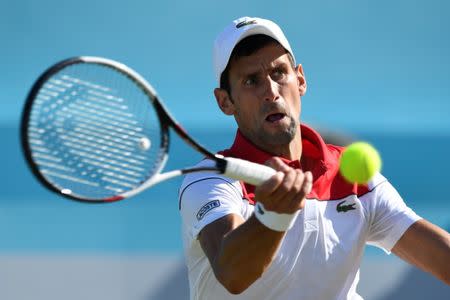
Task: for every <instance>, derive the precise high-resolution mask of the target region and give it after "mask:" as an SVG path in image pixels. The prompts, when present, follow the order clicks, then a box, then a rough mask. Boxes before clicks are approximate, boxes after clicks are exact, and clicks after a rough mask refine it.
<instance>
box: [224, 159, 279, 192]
mask: <svg viewBox="0 0 450 300" xmlns="http://www.w3.org/2000/svg"><path fill="white" fill-rule="evenodd" d="M224 159H225V161H226V162H227V164H226V166H225V172H224V173H223V174H224V175H225V176H227V177H230V178H233V179H237V180H242V181H245V182H247V183H250V184H252V185H260V184H262V183H263V182H264V181H266V180H268V179H269V178H270V177H272V176H273V175H275V173H276V171H275V170H274V169H272V168H270V167H267V166H264V165H260V164H257V163H252V162H249V161H247V160H243V159H239V158H233V157H226V158H224Z"/></svg>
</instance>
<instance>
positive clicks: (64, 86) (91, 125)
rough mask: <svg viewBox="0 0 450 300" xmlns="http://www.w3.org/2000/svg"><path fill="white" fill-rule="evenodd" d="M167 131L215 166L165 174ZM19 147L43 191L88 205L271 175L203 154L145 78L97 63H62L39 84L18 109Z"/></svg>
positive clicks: (77, 59)
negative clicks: (173, 186)
mask: <svg viewBox="0 0 450 300" xmlns="http://www.w3.org/2000/svg"><path fill="white" fill-rule="evenodd" d="M170 128H172V130H173V131H174V132H175V133H176V134H177V135H178V136H180V137H181V138H182V139H183V140H184V141H185V142H186V143H187V144H189V145H190V146H191V147H192V148H193V149H195V150H197V151H198V152H200V153H201V154H203V155H204V156H206V157H207V158H209V159H211V160H212V161H213V162H214V163H212V164H211V165H208V166H205V167H190V168H184V169H178V170H172V171H167V172H165V173H163V172H162V171H163V168H164V165H165V164H166V162H167V160H168V153H169V144H170V140H169V132H170ZM21 140H22V148H23V152H24V154H25V158H26V161H27V162H28V165H29V166H30V168H31V170H32V172H33V174H34V175H35V176H36V177H37V178H38V180H39V181H40V182H41V183H42V184H43V185H44V186H45V187H47V188H49V189H50V190H52V191H54V192H56V193H58V194H60V195H63V196H65V197H68V198H70V199H73V200H79V201H85V202H97V203H102V202H111V201H117V200H121V199H125V198H128V197H131V196H133V195H136V194H138V193H140V192H142V191H143V190H145V189H147V188H149V187H151V186H153V185H155V184H157V183H159V182H162V181H164V180H167V179H170V178H173V177H175V176H179V175H183V174H187V173H191V172H213V173H220V174H224V175H225V176H227V177H230V178H234V179H238V180H243V181H245V182H248V183H250V184H253V185H259V184H261V183H262V182H264V181H265V180H267V179H268V178H270V177H271V176H272V175H273V174H275V171H274V170H273V169H272V168H269V167H267V166H263V165H260V164H255V163H251V162H248V161H244V160H240V159H236V158H229V157H223V156H221V155H217V154H213V153H212V152H210V151H209V150H207V149H205V148H204V147H203V146H201V145H200V144H199V143H197V142H196V141H195V140H194V139H193V138H192V137H190V136H189V134H188V133H187V132H186V131H185V130H184V129H183V128H182V127H181V126H180V125H179V124H178V123H177V122H176V120H175V119H174V118H173V117H172V116H171V115H170V114H169V112H168V110H167V109H166V108H165V107H164V105H163V103H162V101H161V99H160V98H159V97H158V96H157V94H156V92H155V90H154V89H153V87H152V86H151V85H150V84H149V83H148V82H147V81H146V80H145V79H144V78H142V77H141V76H140V75H139V74H138V73H136V72H135V71H133V70H132V69H130V68H129V67H127V66H125V65H123V64H121V63H118V62H116V61H113V60H109V59H105V58H99V57H87V56H84V57H74V58H70V59H67V60H64V61H61V62H59V63H57V64H55V65H53V66H52V67H50V68H49V69H48V70H47V71H45V72H44V73H43V74H42V75H41V76H40V77H39V78H38V80H37V81H36V83H35V84H34V85H33V87H32V88H31V91H30V92H29V95H28V97H27V100H26V103H25V106H24V109H23V113H22V120H21Z"/></svg>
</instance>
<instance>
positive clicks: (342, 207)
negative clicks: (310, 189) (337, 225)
mask: <svg viewBox="0 0 450 300" xmlns="http://www.w3.org/2000/svg"><path fill="white" fill-rule="evenodd" d="M355 205H356V203H352V204H347V205H345V200H344V201H341V202H339V203H338V205H337V206H336V210H337V212H339V213H340V212H344V213H345V212H348V211H349V210H353V209H356V208H355Z"/></svg>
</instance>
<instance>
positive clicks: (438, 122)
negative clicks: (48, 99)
mask: <svg viewBox="0 0 450 300" xmlns="http://www.w3.org/2000/svg"><path fill="white" fill-rule="evenodd" d="M449 11H450V4H449V2H448V1H444V0H431V1H418V0H409V1H406V0H398V1H387V0H381V1H369V0H341V1H335V0H334V1H332V0H316V1H298V0H297V1H277V2H276V4H275V2H274V1H217V0H209V1H207V0H201V1H174V0H169V1H144V0H136V1H118V0H110V1H100V0H78V1H56V0H42V1H31V0H28V1H25V0H18V1H2V2H1V3H0V38H1V41H2V47H0V66H2V72H1V75H0V99H1V102H0V106H1V107H0V125H1V124H2V126H16V125H17V123H18V121H19V116H20V111H21V108H22V105H23V102H24V99H25V97H26V94H27V92H28V90H29V88H30V86H31V84H32V83H33V81H34V80H35V79H36V77H37V76H38V75H39V74H40V73H41V72H42V71H43V70H44V69H45V68H47V67H48V66H49V65H51V64H53V63H55V62H57V61H59V60H61V59H64V58H67V57H70V56H77V55H96V56H104V57H108V58H112V59H115V60H119V61H121V62H123V63H125V64H127V65H129V66H130V67H132V68H134V69H135V70H136V71H138V72H139V73H141V74H142V75H143V76H144V77H145V78H147V79H148V80H149V81H150V82H151V83H152V84H153V85H154V87H155V88H156V89H157V91H158V92H159V94H160V95H161V97H162V98H163V99H164V100H165V102H166V103H167V106H168V107H169V109H170V110H171V111H172V112H173V114H174V115H175V116H176V117H177V119H179V120H180V121H181V122H182V123H183V124H185V125H186V127H187V128H189V127H198V126H201V125H203V124H204V123H205V122H207V123H208V126H210V127H214V126H217V127H224V126H225V127H226V126H230V127H231V126H233V122H234V121H233V120H232V119H231V118H229V117H226V116H223V115H222V114H221V113H220V111H219V110H218V109H217V107H216V104H215V100H214V98H213V94H212V90H213V88H214V87H215V82H214V78H213V73H212V67H211V48H212V41H213V39H214V38H215V36H216V34H217V33H218V32H219V31H220V30H221V29H222V28H223V27H224V26H226V25H227V24H228V23H229V22H230V21H231V20H232V19H234V18H237V17H239V16H244V15H249V16H261V17H265V18H269V19H272V20H274V21H276V22H277V23H279V24H280V26H281V27H282V28H283V29H284V31H285V33H286V35H287V36H288V38H289V40H290V42H291V44H292V47H293V49H294V52H295V53H296V57H297V60H298V61H299V62H300V63H302V64H303V66H304V69H305V73H306V77H307V80H308V83H309V86H308V92H307V95H306V96H305V97H304V98H303V115H302V118H303V120H305V121H306V122H309V123H314V124H318V125H321V126H325V127H329V128H335V129H342V130H347V131H353V130H368V131H383V132H389V131H400V132H416V131H423V132H435V133H445V134H446V133H448V132H450V131H449V129H450V101H449V100H450V85H449V79H450V19H449V18H448V12H449Z"/></svg>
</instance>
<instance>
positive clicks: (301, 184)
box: [198, 159, 312, 294]
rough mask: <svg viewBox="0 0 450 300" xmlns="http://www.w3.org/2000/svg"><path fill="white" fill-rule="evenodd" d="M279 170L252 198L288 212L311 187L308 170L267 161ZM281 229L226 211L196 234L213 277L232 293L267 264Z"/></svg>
mask: <svg viewBox="0 0 450 300" xmlns="http://www.w3.org/2000/svg"><path fill="white" fill-rule="evenodd" d="M271 166H272V167H273V168H274V169H275V170H277V171H279V172H278V173H277V174H276V175H274V176H273V177H272V178H271V179H269V180H268V181H266V182H265V183H264V184H262V185H261V186H259V187H257V188H256V190H255V198H256V200H257V201H259V202H261V203H262V204H263V205H264V207H265V208H266V209H267V210H270V211H273V212H277V213H285V214H292V213H295V212H296V211H297V210H299V209H301V208H303V207H304V201H305V196H306V195H307V194H308V193H309V191H310V190H311V185H312V176H311V173H309V172H306V173H303V172H302V171H300V170H294V169H291V168H289V167H288V166H286V165H284V163H282V162H281V160H279V159H274V160H272V161H271ZM284 234H285V232H280V231H274V230H272V229H269V228H268V227H266V226H265V225H263V224H262V223H261V222H260V221H259V220H258V219H257V218H256V217H255V216H254V215H252V216H251V217H250V218H249V219H248V220H247V221H244V219H243V218H242V217H240V216H238V215H235V214H229V215H227V216H225V217H222V218H221V219H218V220H216V221H214V222H212V223H211V224H208V225H207V226H205V227H204V228H203V229H202V231H201V232H200V234H199V237H198V238H199V241H200V244H201V246H202V249H203V251H204V252H205V254H206V256H207V257H208V259H209V262H210V264H211V267H212V269H213V271H214V274H215V276H216V278H217V280H218V281H219V282H220V283H221V284H222V285H223V286H224V287H225V288H226V289H227V290H228V291H229V292H230V293H233V294H239V293H242V292H243V291H244V290H246V289H247V288H248V287H249V286H250V285H251V284H252V283H253V282H255V281H256V280H257V279H258V278H259V277H261V275H262V274H263V273H264V271H265V270H266V269H267V267H269V266H270V264H271V262H272V260H273V258H274V257H275V255H276V252H277V250H278V247H279V246H280V244H281V241H282V240H283V237H284Z"/></svg>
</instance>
